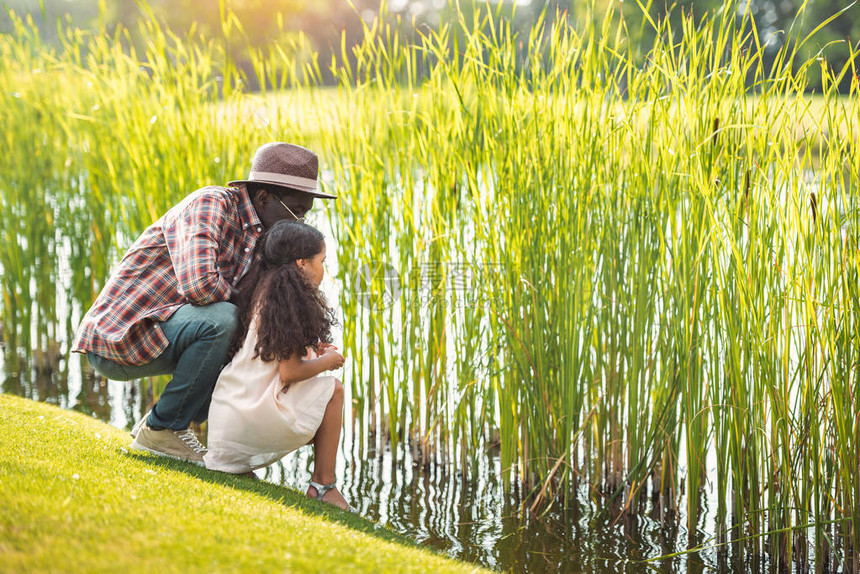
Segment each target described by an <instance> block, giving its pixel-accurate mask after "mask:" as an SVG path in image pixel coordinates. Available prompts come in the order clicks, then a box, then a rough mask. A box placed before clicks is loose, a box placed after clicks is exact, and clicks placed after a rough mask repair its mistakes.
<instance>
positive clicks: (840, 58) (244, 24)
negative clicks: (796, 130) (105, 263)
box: [0, 0, 860, 89]
mask: <svg viewBox="0 0 860 574" xmlns="http://www.w3.org/2000/svg"><path fill="white" fill-rule="evenodd" d="M451 2H452V0H388V6H389V13H390V16H391V17H392V18H394V19H399V21H400V28H401V31H402V35H403V37H404V39H407V40H408V39H410V38H414V37H415V33H416V30H421V29H422V28H426V27H430V28H435V27H438V26H439V25H440V24H442V23H444V22H449V21H451V20H452V19H453V18H454V17H455V15H454V9H453V8H452V7H451ZM641 2H642V4H643V5H645V6H648V10H649V15H650V16H651V17H652V18H653V19H655V20H656V19H658V18H663V17H668V18H669V20H670V21H671V22H672V24H673V26H676V27H679V26H680V24H681V19H682V18H683V17H684V15H692V17H693V18H694V20H699V19H701V18H703V17H705V16H706V15H707V14H713V13H715V12H717V11H720V10H725V9H730V8H729V7H731V6H732V5H733V3H732V2H729V1H727V0H650V1H649V0H641ZM738 2H739V3H740V6H738V7H737V9H738V10H739V11H743V10H746V9H747V6H748V9H749V11H750V13H751V15H752V17H753V18H754V19H755V22H756V26H757V28H758V30H759V33H760V37H761V39H762V40H763V41H764V42H766V43H767V54H768V56H769V57H770V58H773V56H774V55H775V54H776V52H777V51H778V50H779V48H780V47H781V46H782V45H783V43H784V42H786V41H791V39H797V38H803V37H804V36H805V35H806V34H808V33H809V32H810V31H811V30H813V29H814V28H815V27H816V26H817V25H818V24H819V23H821V22H822V21H824V20H825V19H827V18H828V17H830V16H831V15H833V14H835V13H836V12H838V11H839V10H842V9H843V8H845V7H846V6H850V7H849V8H847V10H846V11H845V13H844V14H842V15H841V16H840V17H839V18H837V19H836V20H834V21H833V22H831V23H830V24H829V25H828V26H826V27H825V28H824V29H822V30H820V31H819V32H818V33H817V34H816V35H815V37H814V38H812V39H810V41H809V42H807V43H806V44H805V45H804V46H803V48H802V50H801V53H800V54H799V56H800V57H801V58H804V59H806V58H809V57H812V56H814V55H815V54H817V53H818V52H819V51H821V56H823V58H824V59H826V62H827V64H828V65H829V66H831V67H832V68H834V69H835V70H837V71H838V70H839V69H841V68H842V67H843V66H844V65H845V63H846V62H847V61H848V58H849V53H850V51H849V49H848V45H849V44H850V43H852V42H853V45H854V46H858V42H860V2H858V3H855V4H849V2H848V0H809V1H808V2H807V3H806V7H805V9H804V10H803V11H802V12H800V14H798V10H799V8H800V6H801V5H803V3H804V0H738ZM100 3H101V4H102V6H103V7H104V10H103V11H102V12H100V10H99V5H100ZM42 4H43V5H44V11H43V10H42V9H41V8H40V5H42ZM150 5H151V7H152V9H153V12H154V13H155V14H156V16H157V17H158V18H159V19H160V20H161V21H162V22H164V23H165V24H166V25H168V26H169V27H171V28H172V29H173V30H174V31H176V32H177V33H179V34H180V35H184V34H186V33H187V32H188V31H190V30H192V29H194V30H196V31H198V32H201V33H203V34H204V35H206V36H207V37H210V38H224V39H225V42H226V43H225V46H226V47H227V49H228V50H229V52H230V53H231V55H232V57H233V58H234V61H236V62H237V63H242V62H247V60H248V56H247V54H248V52H249V51H250V50H253V49H265V48H266V47H267V46H269V45H272V44H273V43H289V42H290V41H292V40H295V38H296V36H297V35H298V34H299V33H302V34H304V36H305V37H306V38H308V39H309V43H310V46H311V47H312V48H313V49H314V50H316V51H317V53H318V54H319V61H320V63H321V68H322V72H323V78H322V79H323V81H331V76H330V74H328V73H327V66H328V63H329V62H330V61H331V56H332V54H335V55H339V54H340V45H341V37H342V36H343V38H344V40H345V43H346V45H347V46H351V45H354V44H355V43H357V42H359V41H360V40H361V38H362V35H363V31H362V20H364V21H366V22H369V21H371V20H372V19H373V18H374V17H375V16H376V14H377V12H378V9H379V0H352V1H351V2H350V1H349V0H318V1H316V2H303V1H301V0H220V1H215V0H207V1H204V2H200V1H199V0H150ZM459 5H460V7H461V9H462V10H463V12H464V14H465V15H466V17H467V19H468V18H471V17H472V15H473V14H474V13H475V10H492V11H493V13H494V14H498V15H499V16H500V17H502V18H505V19H507V20H508V21H509V22H511V25H512V27H513V29H514V30H515V31H516V32H518V33H521V34H522V33H527V32H528V31H529V30H530V29H531V28H532V26H533V25H534V24H535V22H536V21H537V19H538V17H539V16H540V14H541V13H542V11H543V10H544V9H546V11H547V16H548V19H549V20H551V19H552V18H554V17H556V15H562V16H564V17H565V18H567V19H568V20H569V21H571V22H576V23H580V24H581V23H583V22H585V21H586V20H591V21H592V22H595V23H600V22H602V21H603V19H604V18H605V15H606V13H607V9H608V8H609V7H610V6H611V7H613V8H614V9H615V14H616V17H619V18H624V20H625V23H626V25H627V28H628V31H629V33H630V41H631V43H632V45H633V47H634V50H639V51H640V53H643V52H644V51H647V49H648V47H649V46H650V45H651V44H652V43H653V41H654V30H653V28H651V26H650V25H648V24H647V19H646V18H644V16H643V14H642V8H641V7H640V5H639V3H637V2H636V1H634V0H519V1H518V2H517V3H516V5H515V4H514V2H512V1H511V0H489V1H488V0H460V1H459ZM0 6H2V7H3V8H11V9H13V10H15V11H16V12H19V13H22V12H30V13H32V14H33V16H34V19H35V20H36V22H37V23H38V24H39V25H40V28H41V30H42V31H43V34H44V37H45V38H46V39H47V40H48V41H52V40H55V39H56V37H55V34H56V26H55V22H56V21H57V19H59V18H62V17H64V16H65V15H68V17H69V18H70V19H71V20H72V22H74V23H75V24H76V25H78V26H81V27H96V26H98V25H99V24H103V25H106V26H108V27H112V26H113V25H116V24H122V25H123V26H125V27H128V28H130V29H133V28H134V23H135V22H136V21H138V20H139V19H140V18H141V17H143V12H142V11H141V9H140V7H139V5H138V0H113V1H107V0H101V2H100V0H41V1H40V0H0ZM222 7H223V8H224V9H226V10H227V11H231V12H232V13H233V14H235V21H232V22H231V23H229V24H228V25H227V26H225V25H224V24H223V14H222ZM795 19H797V22H796V23H795V27H794V29H792V24H793V23H794V22H795ZM237 24H238V25H237ZM5 29H8V17H7V15H6V10H3V11H2V13H0V32H2V31H3V30H5ZM789 30H792V31H791V34H790V35H789V33H788V32H789ZM225 36H226V37H225ZM811 80H812V81H813V83H812V84H811V87H813V88H814V87H816V85H817V84H815V81H816V78H811ZM849 82H850V78H846V79H845V80H844V82H843V88H845V89H847V87H848V86H849Z"/></svg>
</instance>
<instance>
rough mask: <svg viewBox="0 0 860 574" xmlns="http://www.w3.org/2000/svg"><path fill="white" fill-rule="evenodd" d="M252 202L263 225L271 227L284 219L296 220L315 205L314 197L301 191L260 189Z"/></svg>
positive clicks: (267, 227)
mask: <svg viewBox="0 0 860 574" xmlns="http://www.w3.org/2000/svg"><path fill="white" fill-rule="evenodd" d="M276 193H278V194H280V195H276ZM251 203H253V204H254V209H255V210H256V211H257V216H258V217H259V218H260V222H261V223H262V224H263V227H265V228H266V229H269V228H270V227H272V226H273V225H274V224H275V223H277V222H278V221H281V220H282V219H286V220H287V221H295V220H296V219H301V218H303V217H304V216H305V214H306V213H307V212H308V211H310V210H311V208H312V207H313V206H314V198H313V196H312V195H309V194H307V193H301V192H299V191H289V190H283V191H281V190H278V189H271V190H267V189H260V190H258V191H257V192H256V193H255V194H254V197H252V198H251Z"/></svg>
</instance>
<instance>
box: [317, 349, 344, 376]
mask: <svg viewBox="0 0 860 574" xmlns="http://www.w3.org/2000/svg"><path fill="white" fill-rule="evenodd" d="M323 345H326V347H324V348H323V354H322V355H321V356H320V359H322V360H323V361H325V362H326V363H325V364H326V365H328V368H327V370H329V371H333V370H335V369H339V368H341V367H342V366H343V364H344V362H345V359H344V358H343V355H341V354H340V351H338V350H337V347H335V346H334V345H331V344H329V343H323Z"/></svg>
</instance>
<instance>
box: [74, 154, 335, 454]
mask: <svg viewBox="0 0 860 574" xmlns="http://www.w3.org/2000/svg"><path fill="white" fill-rule="evenodd" d="M318 173H319V167H318V163H317V156H316V155H315V154H314V153H313V152H311V151H309V150H307V149H305V148H303V147H300V146H297V145H292V144H286V143H269V144H266V145H264V146H262V147H260V148H259V149H258V150H257V152H256V154H255V155H254V159H253V162H252V167H251V173H250V175H249V176H248V179H247V180H239V181H231V182H230V183H229V184H228V185H229V186H230V187H219V186H208V187H204V188H202V189H198V190H197V191H195V192H193V193H192V194H190V195H189V196H188V197H186V198H185V199H184V200H183V201H182V202H180V203H179V204H178V205H175V206H174V207H172V208H171V209H170V210H168V212H167V213H166V214H164V216H163V217H161V218H160V219H159V220H158V221H156V222H155V223H153V224H152V225H150V226H149V227H148V228H147V229H146V230H145V231H144V232H143V234H142V235H141V236H140V237H139V238H138V239H137V241H135V242H134V244H133V245H132V246H131V248H130V249H129V250H128V253H126V255H125V257H123V259H122V261H121V262H120V263H119V265H118V266H117V268H116V269H115V271H114V272H113V274H112V275H111V277H110V279H108V282H107V284H106V285H105V287H104V289H102V291H101V293H100V294H99V296H98V297H97V298H96V301H95V303H93V306H92V307H91V308H90V310H89V311H88V312H87V314H86V315H85V316H84V319H83V321H81V326H80V328H79V329H78V333H77V337H76V339H75V343H74V346H73V348H72V351H73V352H78V353H86V355H87V358H88V360H89V362H90V365H92V367H93V368H94V369H95V370H96V371H98V372H99V373H101V374H102V375H104V376H105V377H107V378H110V379H114V380H129V379H135V378H140V377H149V376H153V375H162V374H170V375H172V379H171V380H170V382H169V383H168V384H167V386H166V387H165V389H164V392H163V393H162V394H161V396H160V397H159V400H158V402H157V403H156V404H155V405H154V406H153V408H152V410H151V411H149V412H148V413H147V414H146V415H145V416H144V418H143V419H142V420H141V421H139V422H138V423H137V424H136V425H135V427H134V429H133V430H132V436H134V442H132V448H135V449H138V450H145V451H149V452H153V453H155V454H159V455H164V456H170V457H173V458H179V459H182V460H187V461H190V462H194V463H196V464H199V465H203V455H204V454H205V453H206V449H205V447H203V446H202V445H201V444H200V443H199V442H198V440H197V437H196V436H195V435H194V432H193V431H192V430H191V429H190V428H189V425H190V423H191V422H192V421H195V422H198V423H199V422H203V421H204V420H206V418H207V415H208V411H209V401H210V398H211V396H212V390H213V389H214V387H215V381H216V380H217V378H218V373H219V372H220V371H221V367H223V366H224V363H225V362H226V359H227V351H228V349H229V347H230V341H231V339H232V337H233V333H234V331H235V329H236V316H235V313H236V307H235V306H234V305H233V304H232V303H230V299H231V298H232V297H233V296H234V295H235V294H236V292H237V291H236V285H237V283H238V282H239V280H240V279H241V278H242V276H243V275H244V274H245V272H246V271H247V270H248V267H249V265H250V263H251V258H252V255H253V253H254V246H255V245H256V243H257V240H258V239H259V238H260V237H261V236H262V234H263V232H264V231H265V230H266V229H268V228H269V227H271V226H272V225H274V224H275V223H276V222H277V221H280V220H282V219H287V220H301V219H304V215H305V214H306V213H307V212H308V211H309V210H310V209H311V207H312V206H313V200H314V198H315V197H320V198H328V199H334V198H335V196H333V195H329V194H326V193H322V192H320V191H318V188H317V177H318Z"/></svg>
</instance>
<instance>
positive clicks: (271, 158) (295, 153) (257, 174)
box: [227, 142, 337, 199]
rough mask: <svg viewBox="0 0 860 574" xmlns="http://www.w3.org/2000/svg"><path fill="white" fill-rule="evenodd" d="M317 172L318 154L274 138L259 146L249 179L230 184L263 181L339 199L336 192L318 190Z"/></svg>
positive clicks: (230, 183) (317, 195) (267, 183)
mask: <svg viewBox="0 0 860 574" xmlns="http://www.w3.org/2000/svg"><path fill="white" fill-rule="evenodd" d="M318 175H319V164H318V162H317V154H315V153H314V152H312V151H311V150H309V149H305V148H303V147H302V146H298V145H293V144H288V143H281V142H272V143H267V144H264V145H262V146H260V147H259V149H257V153H255V154H254V161H252V162H251V173H250V174H249V175H248V179H239V180H236V181H231V182H229V183H228V184H227V185H236V184H239V183H263V184H266V185H277V186H280V187H285V188H288V189H292V190H296V191H302V192H304V193H307V194H309V195H312V196H314V197H322V198H325V199H336V198H337V196H335V195H330V194H328V193H323V192H321V191H317V176H318Z"/></svg>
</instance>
